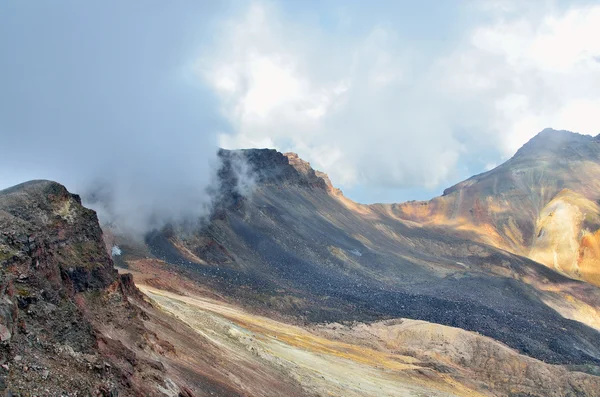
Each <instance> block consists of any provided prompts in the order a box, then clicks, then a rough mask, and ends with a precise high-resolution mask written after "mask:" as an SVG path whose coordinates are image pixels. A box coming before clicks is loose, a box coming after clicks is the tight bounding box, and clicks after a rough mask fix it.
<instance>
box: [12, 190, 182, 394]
mask: <svg viewBox="0 0 600 397" xmlns="http://www.w3.org/2000/svg"><path fill="white" fill-rule="evenodd" d="M0 265H1V270H0V271H1V273H0V339H1V344H0V362H1V364H2V367H1V368H0V391H2V395H7V396H42V395H43V396H59V395H69V396H71V395H90V396H92V395H93V396H117V395H119V396H140V395H143V396H159V395H164V393H161V392H160V391H161V390H165V389H169V388H170V389H172V390H175V391H178V392H179V393H180V395H181V396H186V397H189V394H186V388H185V387H184V386H183V387H181V388H180V387H179V386H178V385H177V384H175V383H174V382H173V381H172V380H171V379H170V376H174V375H176V374H173V373H172V371H170V372H169V371H167V370H166V369H165V366H164V365H163V364H162V363H161V360H163V359H164V356H165V355H168V354H173V353H174V349H173V346H172V345H171V344H170V343H169V342H167V341H165V340H163V339H160V338H158V337H157V335H156V333H155V332H154V331H153V330H152V329H151V328H152V326H151V325H150V323H151V322H149V321H147V320H149V317H148V315H147V314H146V312H145V311H144V310H141V309H140V308H139V307H137V306H136V305H135V304H133V303H132V302H137V303H138V304H139V305H141V306H142V307H144V308H146V310H150V308H149V306H148V304H147V303H146V302H145V300H144V298H143V295H142V294H141V293H140V291H139V290H137V288H136V287H135V285H134V284H133V279H132V277H131V275H130V274H125V275H119V274H118V272H117V271H116V270H115V268H114V266H113V261H112V260H111V258H110V256H109V255H108V253H107V251H106V246H105V244H104V241H103V236H102V230H101V229H100V225H99V223H98V219H97V217H96V213H95V212H94V211H92V210H89V209H87V208H85V207H83V206H82V205H81V199H80V197H79V196H77V195H75V194H71V193H69V192H68V191H67V190H66V189H65V187H64V186H62V185H60V184H58V183H55V182H50V181H31V182H27V183H24V184H21V185H17V186H14V187H12V188H10V189H6V190H2V191H0Z"/></svg>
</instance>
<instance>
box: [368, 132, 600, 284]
mask: <svg viewBox="0 0 600 397" xmlns="http://www.w3.org/2000/svg"><path fill="white" fill-rule="evenodd" d="M598 175H600V139H599V138H598V137H596V138H593V137H591V136H585V135H579V134H574V133H571V132H568V131H555V130H551V129H547V130H544V131H542V132H541V133H539V134H538V135H537V136H536V137H534V138H532V139H531V141H529V142H528V143H527V144H526V145H525V146H523V147H522V148H521V149H520V150H519V151H518V152H517V153H516V154H515V156H514V157H513V158H511V159H510V160H509V161H507V162H506V163H504V164H502V165H500V166H498V167H497V168H495V169H493V170H491V171H488V172H486V173H483V174H480V175H476V176H474V177H472V178H470V179H467V180H466V181H464V182H461V183H459V184H457V185H455V186H453V187H451V188H449V189H446V191H445V192H444V195H443V196H441V197H437V198H434V199H433V200H431V201H428V202H408V203H404V204H394V205H380V206H376V207H377V208H378V209H379V210H380V211H385V212H387V213H390V214H391V215H393V216H395V217H398V218H400V219H405V220H412V221H415V222H418V223H419V224H423V225H426V226H428V227H434V228H441V229H444V230H447V231H452V232H454V233H455V234H456V235H459V236H464V237H466V238H470V239H473V240H475V241H480V242H484V243H486V244H490V245H492V246H495V247H499V248H502V249H506V250H508V251H511V252H513V253H516V254H519V255H522V256H527V257H529V258H531V259H533V260H535V261H538V262H540V263H543V264H544V265H546V266H548V267H550V268H552V269H554V270H556V271H558V272H560V273H562V274H565V275H567V276H568V277H572V278H575V279H579V280H585V281H587V282H590V283H592V284H595V285H600V278H599V277H600V262H599V261H598V252H599V250H600V245H599V243H600V241H599V240H598V237H597V236H598V230H599V228H600V207H599V206H598V200H599V199H600V179H598Z"/></svg>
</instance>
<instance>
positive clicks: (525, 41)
mask: <svg viewBox="0 0 600 397" xmlns="http://www.w3.org/2000/svg"><path fill="white" fill-rule="evenodd" d="M599 10H600V7H596V6H578V8H574V7H572V8H570V9H561V8H558V7H554V6H553V5H552V3H550V2H547V3H540V4H539V7H529V6H527V5H519V3H516V2H509V1H502V2H490V3H488V4H487V6H486V7H481V8H480V9H478V10H477V13H478V14H477V17H476V18H473V20H474V21H475V22H474V23H472V24H471V25H466V26H465V27H464V30H463V31H462V33H461V34H459V35H456V37H455V38H454V40H455V41H450V42H449V44H448V45H447V46H446V47H445V48H444V49H443V51H440V52H439V53H436V54H428V55H427V56H423V55H422V54H421V51H422V52H426V51H427V49H420V48H415V47H414V42H415V41H416V40H412V39H414V38H412V37H407V36H406V34H405V32H404V31H401V29H400V28H398V26H401V24H400V23H397V24H395V23H393V20H392V21H391V22H390V19H389V18H387V19H386V17H384V16H382V15H380V17H381V18H379V19H380V20H381V21H384V22H381V23H377V22H372V21H374V20H377V18H372V17H371V18H368V20H369V21H370V22H369V24H368V26H365V25H364V23H363V24H360V23H361V22H360V18H357V16H356V15H354V17H355V19H354V21H355V22H352V21H353V20H352V18H351V19H350V22H349V20H348V18H347V13H340V15H342V17H340V18H339V19H335V18H334V21H333V22H330V24H329V25H328V26H325V27H324V26H323V25H322V24H319V23H315V22H314V21H312V20H310V19H308V20H302V19H298V18H294V16H293V15H290V13H289V10H287V9H285V8H282V7H279V6H277V5H274V4H273V3H263V2H255V3H252V4H251V5H250V6H249V7H248V8H247V9H246V10H245V11H242V12H238V13H237V14H235V15H233V16H229V18H228V19H227V21H226V22H225V23H224V24H223V25H222V28H221V29H220V30H219V31H218V32H217V34H216V40H215V43H214V46H212V47H211V48H210V49H209V50H208V51H207V52H205V53H202V54H201V55H200V57H199V61H198V62H197V70H198V72H199V77H200V78H201V79H202V80H203V81H204V82H206V83H207V84H208V85H209V86H211V87H212V89H213V90H214V92H215V94H216V95H217V97H218V98H219V100H220V104H221V112H222V114H223V115H224V117H226V118H227V119H228V120H229V121H230V123H231V125H232V132H227V133H223V134H221V135H220V137H219V142H220V143H221V145H223V146H226V147H230V148H241V147H249V146H269V147H275V148H277V149H280V150H282V151H295V152H298V153H300V155H301V156H302V157H304V158H306V159H307V160H309V161H311V163H312V164H313V165H314V166H315V167H317V168H320V169H323V170H325V171H326V172H328V173H329V174H330V176H331V178H332V180H333V181H334V183H336V184H337V185H341V186H342V187H344V188H348V187H353V186H357V185H362V186H365V188H366V189H369V190H376V189H381V188H388V189H406V188H413V189H414V188H428V189H432V188H440V187H443V186H444V184H448V183H450V182H451V181H456V180H457V179H458V178H462V177H465V176H468V173H473V172H479V171H482V170H484V169H485V167H486V166H487V165H488V164H490V163H496V162H500V161H502V160H503V159H506V158H507V157H508V156H510V155H512V154H513V153H514V152H515V151H516V149H518V147H520V146H521V145H522V144H523V143H524V142H526V141H527V140H528V139H529V138H530V137H531V136H533V135H534V134H536V133H537V132H539V131H540V130H542V129H543V128H545V127H554V128H564V129H570V130H574V131H578V132H582V133H589V134H595V133H598V132H600V128H599V127H600V119H598V118H595V117H594V115H595V114H597V113H598V110H600V107H599V105H600V102H599V101H600V92H599V91H598V90H595V89H594V87H597V86H598V84H597V82H598V81H599V79H600V74H599V69H598V68H599V67H600V63H599V62H598V59H599V55H600V52H599V51H598V49H599V44H598V41H597V40H595V38H596V37H600V31H599V29H600V28H599V27H600V12H599ZM357 19H358V22H356V20H357ZM298 21H300V22H298ZM385 21H387V22H385ZM482 21H485V23H484V22H482ZM353 23H354V25H353ZM357 24H358V25H357ZM349 32H352V33H349ZM355 32H360V34H356V33H355ZM432 34H434V35H443V34H444V33H443V32H435V31H434V32H432ZM473 164H475V165H473Z"/></svg>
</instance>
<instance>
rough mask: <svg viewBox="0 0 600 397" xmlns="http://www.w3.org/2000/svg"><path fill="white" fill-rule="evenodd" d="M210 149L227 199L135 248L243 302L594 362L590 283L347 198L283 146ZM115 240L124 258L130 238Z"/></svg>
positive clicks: (599, 297) (598, 358) (564, 360)
mask: <svg viewBox="0 0 600 397" xmlns="http://www.w3.org/2000/svg"><path fill="white" fill-rule="evenodd" d="M221 156H222V157H223V159H224V167H223V169H222V170H221V179H222V181H223V183H222V187H221V191H222V195H223V197H229V198H234V199H231V200H223V201H222V203H223V204H222V206H221V207H220V208H218V209H217V211H215V215H214V216H213V218H212V219H211V221H210V222H209V223H208V224H207V225H204V226H202V227H199V228H197V229H195V230H192V231H190V230H189V229H186V230H183V229H178V228H177V227H169V228H166V229H164V230H161V231H156V232H154V233H152V234H150V235H148V236H147V238H146V246H145V247H143V249H146V250H147V252H146V253H144V254H142V255H141V256H144V255H149V256H152V257H155V258H157V259H160V260H162V261H165V262H167V263H170V264H174V265H176V266H177V269H178V271H180V272H185V274H186V275H187V276H188V277H190V278H192V279H194V280H196V281H197V282H200V283H202V284H203V285H207V286H210V288H211V289H213V290H215V291H218V292H219V293H221V294H224V295H226V296H229V297H231V298H232V299H235V300H237V301H239V302H241V303H242V304H243V305H245V306H246V307H249V308H252V310H255V311H264V312H269V313H274V314H282V315H288V316H292V317H293V318H295V319H297V321H300V322H308V323H319V322H333V321H377V320H382V319H388V318H411V319H419V320H425V321H429V322H434V323H438V324H443V325H449V326H453V327H458V328H462V329H465V330H469V331H476V332H479V333H481V334H483V335H486V336H489V337H491V338H493V339H496V340H498V341H501V342H503V343H505V344H507V345H508V346H510V347H512V348H514V349H517V350H518V351H520V352H522V353H524V354H527V355H530V356H531V357H534V358H538V359H541V360H544V361H547V362H551V363H557V364H568V365H578V366H582V368H583V367H586V368H588V367H589V368H596V367H597V366H598V364H599V363H600V342H599V341H600V339H599V333H598V330H597V328H594V327H598V325H599V324H600V322H599V321H598V319H600V316H599V313H600V312H598V308H599V307H600V304H599V302H600V291H599V290H598V289H597V288H596V287H593V286H591V285H588V284H585V283H581V282H577V281H574V280H571V279H569V278H567V277H565V276H563V275H561V274H559V273H557V272H555V271H552V270H550V269H548V268H546V267H545V266H543V265H540V264H538V263H537V262H534V261H532V260H529V259H526V258H524V257H520V256H517V255H513V254H510V253H507V252H506V251H503V250H500V249H497V248H495V247H493V246H490V245H486V244H484V243H479V242H474V241H472V240H469V239H467V238H465V237H462V236H456V235H451V234H448V233H441V232H439V231H437V230H435V229H431V228H424V227H422V226H421V225H418V224H415V223H414V222H409V221H405V220H402V219H399V217H398V216H396V214H395V212H394V211H392V210H391V209H389V208H385V207H381V206H375V207H371V206H363V205H359V204H356V203H353V202H351V201H350V200H348V199H346V198H345V197H343V195H341V193H340V192H339V191H337V190H335V189H333V188H332V187H331V185H330V184H329V183H328V181H327V180H326V179H325V178H323V177H322V176H318V174H317V173H316V172H315V171H314V170H312V168H310V167H309V166H307V164H306V163H304V162H302V161H301V160H300V159H298V158H297V156H294V155H292V154H288V155H285V156H284V155H283V154H281V153H278V152H276V151H274V150H247V151H241V152H227V151H223V152H221ZM239 156H243V157H244V158H245V160H246V161H247V162H248V164H250V165H251V167H252V169H253V170H254V179H255V184H256V185H255V186H254V189H253V192H252V194H251V195H248V196H246V197H245V196H242V195H241V194H238V193H237V191H236V189H237V186H238V185H239V183H238V182H239V181H238V178H239V176H238V175H237V174H236V173H235V172H233V170H234V169H235V167H232V166H231V164H230V160H231V158H235V157H239ZM121 247H122V248H123V249H124V251H125V253H126V254H127V252H130V254H129V255H130V256H129V259H130V260H135V259H136V255H135V252H140V250H141V249H142V248H140V247H138V248H137V249H136V248H134V247H133V246H128V245H127V243H126V242H123V244H122V245H121ZM126 258H127V256H126ZM564 302H568V303H569V304H566V303H564ZM584 312H585V313H588V312H589V313H591V314H592V315H591V316H588V315H585V314H583V313H584ZM582 319H583V320H582ZM574 320H582V321H583V322H584V323H585V324H584V323H581V322H579V321H574ZM594 371H595V370H594Z"/></svg>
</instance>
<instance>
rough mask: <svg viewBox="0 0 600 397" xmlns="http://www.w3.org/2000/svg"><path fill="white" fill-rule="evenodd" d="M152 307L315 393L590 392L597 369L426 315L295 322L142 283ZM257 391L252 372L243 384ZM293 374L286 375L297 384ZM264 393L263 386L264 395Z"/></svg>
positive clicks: (225, 352)
mask: <svg viewBox="0 0 600 397" xmlns="http://www.w3.org/2000/svg"><path fill="white" fill-rule="evenodd" d="M138 285H139V286H140V288H141V289H142V291H143V292H144V293H145V294H147V296H148V297H149V298H150V299H151V301H153V302H154V304H155V305H157V307H159V308H160V309H161V310H163V311H165V312H166V313H168V314H170V315H173V316H175V317H176V318H177V319H178V320H180V321H182V322H183V323H185V324H187V325H189V326H190V327H191V329H192V330H193V331H194V332H196V333H197V334H198V338H199V339H203V340H204V341H205V342H204V343H205V344H206V347H205V349H206V350H209V351H210V352H211V353H210V354H218V355H219V356H220V359H219V361H220V365H221V366H222V367H223V368H224V369H226V370H228V371H235V368H234V369H230V368H231V364H230V363H229V362H230V361H235V362H241V363H244V365H245V367H247V368H262V369H263V371H265V372H273V370H277V372H279V373H281V374H283V376H284V378H285V377H288V378H290V379H292V380H293V381H294V382H297V383H298V384H299V385H300V386H301V387H302V389H303V391H304V393H306V395H315V396H344V397H346V396H357V397H358V396H422V395H427V396H496V395H510V394H511V393H512V394H518V393H523V394H528V395H532V396H542V395H543V396H563V395H567V394H569V393H572V392H574V391H575V390H577V392H579V393H580V394H583V395H593V393H594V392H595V390H597V388H598V387H600V378H598V377H594V376H591V375H586V374H583V373H580V372H571V371H569V370H567V369H566V368H563V367H561V366H554V365H548V364H544V363H542V362H540V361H537V360H534V359H531V358H527V357H525V356H522V355H519V354H517V353H516V352H514V351H513V350H511V349H509V348H508V347H506V346H504V345H502V344H500V343H498V342H495V341H493V340H491V339H489V338H485V337H482V336H480V335H476V334H473V333H469V332H466V331H463V330H460V329H457V328H451V327H445V326H440V325H437V324H431V323H427V322H423V321H414V320H401V319H397V320H389V321H384V322H377V323H373V324H370V325H367V324H362V323H355V324H354V325H352V326H348V325H342V324H337V323H333V324H327V325H318V326H310V327H301V326H298V325H291V324H288V323H285V322H282V321H276V320H273V319H270V318H268V317H265V316H260V315H256V314H252V313H249V312H246V311H244V310H242V309H240V308H239V307H236V306H234V305H232V304H228V303H225V302H223V301H220V300H214V299H211V298H206V297H203V296H198V295H190V294H186V295H181V292H171V291H165V290H161V289H157V288H154V287H150V286H148V285H144V284H142V283H140V284H138ZM229 376H230V379H231V382H232V383H234V384H235V383H238V385H237V387H239V388H241V389H242V390H243V389H244V388H245V389H246V390H248V391H250V390H255V391H254V392H253V393H255V394H253V395H257V396H258V395H268V394H270V393H268V392H266V391H265V392H256V390H257V389H256V386H257V385H255V384H254V383H255V382H253V380H252V379H248V380H247V381H246V382H245V383H240V380H238V379H236V376H235V372H232V373H231V375H229ZM294 382H291V383H294ZM263 393H264V394H263Z"/></svg>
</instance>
